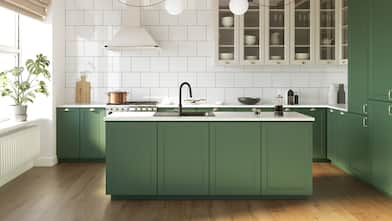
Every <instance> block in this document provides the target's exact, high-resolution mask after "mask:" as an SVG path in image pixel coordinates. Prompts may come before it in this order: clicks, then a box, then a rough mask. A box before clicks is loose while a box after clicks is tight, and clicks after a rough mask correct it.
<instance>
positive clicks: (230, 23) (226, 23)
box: [222, 16, 234, 27]
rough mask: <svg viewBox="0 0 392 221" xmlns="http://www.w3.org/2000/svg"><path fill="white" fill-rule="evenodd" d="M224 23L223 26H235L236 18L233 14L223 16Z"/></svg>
mask: <svg viewBox="0 0 392 221" xmlns="http://www.w3.org/2000/svg"><path fill="white" fill-rule="evenodd" d="M222 25H223V27H233V25H234V18H233V17H231V16H228V17H223V18H222Z"/></svg>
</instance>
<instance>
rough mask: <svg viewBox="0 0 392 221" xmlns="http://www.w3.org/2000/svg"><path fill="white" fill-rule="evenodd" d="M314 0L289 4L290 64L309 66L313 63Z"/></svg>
mask: <svg viewBox="0 0 392 221" xmlns="http://www.w3.org/2000/svg"><path fill="white" fill-rule="evenodd" d="M314 3H315V1H314V0H293V1H292V2H291V3H290V6H291V9H290V12H291V16H290V18H291V19H290V23H291V29H290V34H291V35H290V38H291V41H290V43H291V49H290V63H291V64H310V63H313V61H314V58H315V56H314V37H313V36H314V17H315V15H314V14H315V13H314Z"/></svg>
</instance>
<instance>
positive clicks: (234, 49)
mask: <svg viewBox="0 0 392 221" xmlns="http://www.w3.org/2000/svg"><path fill="white" fill-rule="evenodd" d="M229 2H230V1H229V0H219V1H218V6H217V7H218V15H217V17H218V18H217V26H218V33H217V38H216V39H217V40H216V41H217V42H216V47H217V49H216V50H217V53H215V54H216V55H215V59H216V60H217V63H218V64H238V63H239V60H238V57H239V50H238V48H239V47H238V43H239V42H238V31H239V28H238V27H239V18H238V16H234V14H233V13H232V12H231V11H230V9H229Z"/></svg>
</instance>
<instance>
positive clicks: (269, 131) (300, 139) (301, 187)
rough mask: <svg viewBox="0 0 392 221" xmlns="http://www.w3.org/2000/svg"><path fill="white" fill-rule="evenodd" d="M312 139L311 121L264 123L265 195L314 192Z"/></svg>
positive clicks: (263, 170) (263, 169)
mask: <svg viewBox="0 0 392 221" xmlns="http://www.w3.org/2000/svg"><path fill="white" fill-rule="evenodd" d="M312 140H313V135H312V124H311V123H299V122H296V123H263V124H262V153H261V157H262V160H261V162H262V178H261V180H262V193H263V195H279V194H280V193H282V192H284V193H285V194H286V195H310V194H311V193H312V161H311V158H312V155H311V153H312V145H313V143H312ZM293 147H295V148H293Z"/></svg>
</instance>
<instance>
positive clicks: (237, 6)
mask: <svg viewBox="0 0 392 221" xmlns="http://www.w3.org/2000/svg"><path fill="white" fill-rule="evenodd" d="M229 8H230V11H231V12H233V14H235V15H243V14H245V12H247V11H248V9H249V2H248V0H230V4H229Z"/></svg>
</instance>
